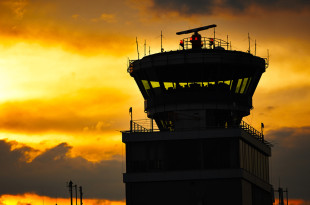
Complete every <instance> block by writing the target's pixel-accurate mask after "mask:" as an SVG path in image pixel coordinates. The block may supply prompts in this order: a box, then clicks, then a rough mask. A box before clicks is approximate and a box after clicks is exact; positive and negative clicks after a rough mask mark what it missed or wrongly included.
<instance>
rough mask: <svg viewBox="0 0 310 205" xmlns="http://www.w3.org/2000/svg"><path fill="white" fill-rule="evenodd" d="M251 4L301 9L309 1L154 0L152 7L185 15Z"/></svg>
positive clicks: (239, 8) (245, 7)
mask: <svg viewBox="0 0 310 205" xmlns="http://www.w3.org/2000/svg"><path fill="white" fill-rule="evenodd" d="M251 6H257V7H260V8H262V9H286V10H301V9H304V8H305V7H309V6H310V2H309V1H306V0H297V1H289V0H268V1H267V0H251V1H248V0H224V1H217V0H197V1H190V0H172V1H165V0H154V5H153V8H155V9H158V10H161V11H178V12H180V13H182V14H186V15H194V14H203V15H208V14H213V13H214V12H215V11H218V10H216V9H218V8H221V9H226V11H227V10H230V11H232V12H233V13H236V14H238V13H239V12H245V13H246V12H247V10H248V9H249V8H250V7H251Z"/></svg>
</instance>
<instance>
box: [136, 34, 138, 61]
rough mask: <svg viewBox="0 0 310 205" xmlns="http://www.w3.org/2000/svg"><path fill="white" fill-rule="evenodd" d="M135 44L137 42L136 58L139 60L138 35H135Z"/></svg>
mask: <svg viewBox="0 0 310 205" xmlns="http://www.w3.org/2000/svg"><path fill="white" fill-rule="evenodd" d="M136 44H137V53H138V60H139V45H138V37H136Z"/></svg>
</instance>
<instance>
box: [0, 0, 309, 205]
mask: <svg viewBox="0 0 310 205" xmlns="http://www.w3.org/2000/svg"><path fill="white" fill-rule="evenodd" d="M209 24H217V28H216V36H217V37H218V38H223V39H226V38H227V35H228V36H229V40H230V41H231V42H232V49H233V50H241V51H246V50H247V49H248V33H249V34H250V38H251V50H252V52H253V50H254V42H255V40H256V42H257V55H258V56H261V57H267V49H269V52H270V65H269V67H268V69H267V70H266V72H265V73H264V74H263V76H262V79H261V81H260V83H259V85H258V87H257V90H256V93H255V94H254V97H253V106H254V109H253V110H252V111H251V115H250V116H247V117H246V118H245V119H244V120H245V121H246V122H248V123H250V124H251V125H253V126H254V127H256V128H259V127H260V123H261V122H263V123H264V124H265V130H264V134H265V136H266V139H267V140H269V141H270V142H271V143H273V145H274V147H273V148H272V158H271V160H270V161H271V162H270V167H271V169H270V177H271V183H272V184H273V185H274V186H275V187H278V185H279V183H280V185H281V186H283V187H285V188H286V187H287V188H288V190H289V196H290V198H291V204H300V205H301V204H310V189H309V187H308V185H309V183H310V176H309V173H310V160H309V156H310V149H309V148H310V122H309V119H310V106H309V103H310V80H309V79H310V58H309V50H310V39H309V36H310V2H309V1H308V0H295V1H289V0H269V1H266V0H251V1H249V0H234V1H233V0H204V1H203V0H197V1H190V0H170V1H164V0H144V1H138V0H114V1H107V0H90V1H83V0H53V1H44V0H0V166H1V168H0V205H4V204H5V205H7V204H42V203H44V202H45V204H55V203H56V202H58V204H61V203H67V201H66V200H67V198H68V197H69V192H68V188H67V187H66V183H67V182H68V181H70V180H72V181H73V183H74V184H77V185H78V186H82V187H83V190H84V197H85V200H88V201H87V204H105V205H106V204H112V205H114V204H115V205H119V204H124V203H125V202H124V198H125V195H124V184H123V183H122V173H123V172H124V166H125V164H124V145H123V144H122V143H121V133H120V131H121V130H126V129H128V128H129V120H130V116H129V114H128V109H129V107H133V115H134V119H141V118H146V116H145V114H144V113H143V98H142V96H141V94H140V93H139V90H138V88H137V86H136V84H135V82H134V80H133V79H132V78H131V77H130V76H129V74H128V73H127V72H126V70H127V64H128V59H137V50H136V49H137V48H136V37H137V39H138V42H139V53H140V57H142V56H144V49H143V44H144V42H146V45H147V48H148V49H147V50H148V51H150V53H151V54H153V53H157V52H159V51H160V40H161V39H160V33H161V31H162V33H163V48H164V50H165V51H170V50H176V49H178V43H179V40H180V36H176V35H175V33H176V32H178V31H182V30H185V29H190V28H195V27H200V26H205V25H209ZM212 32H213V31H203V32H201V34H202V36H206V37H211V36H212V35H213V34H212ZM57 200H58V201H57Z"/></svg>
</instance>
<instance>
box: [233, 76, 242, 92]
mask: <svg viewBox="0 0 310 205" xmlns="http://www.w3.org/2000/svg"><path fill="white" fill-rule="evenodd" d="M241 83H242V79H239V80H238V83H237V87H236V91H235V93H239V90H240V87H241Z"/></svg>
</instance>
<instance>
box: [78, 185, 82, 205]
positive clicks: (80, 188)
mask: <svg viewBox="0 0 310 205" xmlns="http://www.w3.org/2000/svg"><path fill="white" fill-rule="evenodd" d="M79 190H80V205H83V201H82V199H83V191H82V187H81V186H80V187H79Z"/></svg>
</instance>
